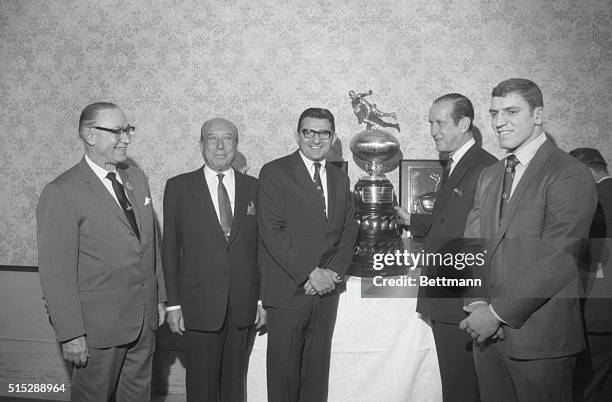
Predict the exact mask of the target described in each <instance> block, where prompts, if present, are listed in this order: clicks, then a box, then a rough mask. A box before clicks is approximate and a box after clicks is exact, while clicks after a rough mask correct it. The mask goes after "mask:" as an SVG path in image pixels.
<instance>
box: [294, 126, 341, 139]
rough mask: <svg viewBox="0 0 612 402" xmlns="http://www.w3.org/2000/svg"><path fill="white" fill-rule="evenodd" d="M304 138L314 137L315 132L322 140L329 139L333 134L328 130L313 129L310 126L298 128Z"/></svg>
mask: <svg viewBox="0 0 612 402" xmlns="http://www.w3.org/2000/svg"><path fill="white" fill-rule="evenodd" d="M300 132H301V133H302V135H303V136H304V138H314V136H315V134H317V135H318V136H319V138H320V139H322V140H329V139H330V138H331V136H332V135H333V134H334V133H333V132H332V131H330V130H313V129H311V128H303V129H301V130H300Z"/></svg>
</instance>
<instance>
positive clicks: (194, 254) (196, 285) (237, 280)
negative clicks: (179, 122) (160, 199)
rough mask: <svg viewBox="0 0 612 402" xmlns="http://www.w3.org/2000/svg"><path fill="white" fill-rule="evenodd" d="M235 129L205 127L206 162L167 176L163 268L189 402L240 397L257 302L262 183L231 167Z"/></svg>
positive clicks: (260, 317) (213, 123)
mask: <svg viewBox="0 0 612 402" xmlns="http://www.w3.org/2000/svg"><path fill="white" fill-rule="evenodd" d="M237 145H238V129H237V128H236V126H235V125H234V124H233V123H231V122H230V121H228V120H225V119H221V118H214V119H211V120H208V121H206V122H205V123H204V124H203V125H202V132H201V138H200V147H201V151H202V155H203V156H204V161H205V164H204V166H203V167H201V168H199V169H198V170H196V171H193V172H190V173H185V174H182V175H179V176H176V177H173V178H171V179H170V180H168V182H167V184H166V190H165V192H164V241H163V267H164V273H165V275H166V284H167V288H168V308H167V315H168V317H167V320H168V324H169V325H170V330H171V331H172V332H174V333H177V334H180V335H183V334H184V336H185V363H186V364H185V366H186V367H185V368H186V389H187V400H188V401H228V402H229V401H243V400H245V396H246V372H247V362H248V356H247V344H248V342H247V341H248V334H249V328H251V327H252V326H253V323H257V325H258V327H259V326H261V325H263V323H264V321H265V316H264V314H265V312H264V310H263V308H262V307H258V305H257V300H258V297H259V270H258V266H257V242H258V239H257V219H256V202H257V180H256V179H254V178H253V177H250V176H247V175H244V174H242V173H240V172H238V171H236V170H234V169H233V168H232V167H231V165H232V162H233V160H234V157H235V154H236V147H237Z"/></svg>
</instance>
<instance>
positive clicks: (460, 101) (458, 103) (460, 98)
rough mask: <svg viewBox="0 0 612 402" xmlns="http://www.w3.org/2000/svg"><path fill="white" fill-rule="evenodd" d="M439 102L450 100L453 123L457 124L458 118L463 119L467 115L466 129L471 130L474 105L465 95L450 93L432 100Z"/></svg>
mask: <svg viewBox="0 0 612 402" xmlns="http://www.w3.org/2000/svg"><path fill="white" fill-rule="evenodd" d="M441 102H452V104H453V110H452V112H451V118H452V119H453V122H454V123H455V125H457V124H459V120H461V119H463V118H464V117H469V119H470V127H469V128H468V130H472V124H473V123H474V106H473V105H472V102H470V100H469V99H468V98H467V97H466V96H464V95H461V94H457V93H452V94H446V95H442V96H440V97H439V98H437V99H436V100H435V101H433V103H441Z"/></svg>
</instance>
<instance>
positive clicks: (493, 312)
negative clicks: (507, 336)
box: [489, 304, 508, 325]
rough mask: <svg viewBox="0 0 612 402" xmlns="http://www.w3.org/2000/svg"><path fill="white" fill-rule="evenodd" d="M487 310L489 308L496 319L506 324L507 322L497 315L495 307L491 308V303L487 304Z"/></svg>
mask: <svg viewBox="0 0 612 402" xmlns="http://www.w3.org/2000/svg"><path fill="white" fill-rule="evenodd" d="M489 310H491V313H492V314H493V315H494V316H495V318H497V321H499V322H501V323H503V324H506V325H508V323H507V322H506V321H504V320H503V318H501V317H500V316H499V315H497V313H496V312H495V309H494V308H493V306H492V305H490V304H489Z"/></svg>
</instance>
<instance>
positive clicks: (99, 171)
mask: <svg viewBox="0 0 612 402" xmlns="http://www.w3.org/2000/svg"><path fill="white" fill-rule="evenodd" d="M85 162H87V164H88V165H89V167H90V168H91V170H93V171H94V173H95V174H96V176H98V177H99V178H100V180H104V179H106V175H107V174H109V173H110V172H115V173H117V167H115V170H111V171H108V170H106V169H104V168H102V167H100V166H98V165H97V164H96V163H95V162H94V161H92V160H91V159H90V158H89V156H87V154H85ZM116 177H117V180H119V182H120V183H121V177H119V175H118V174H117V175H116ZM122 184H123V183H122Z"/></svg>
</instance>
